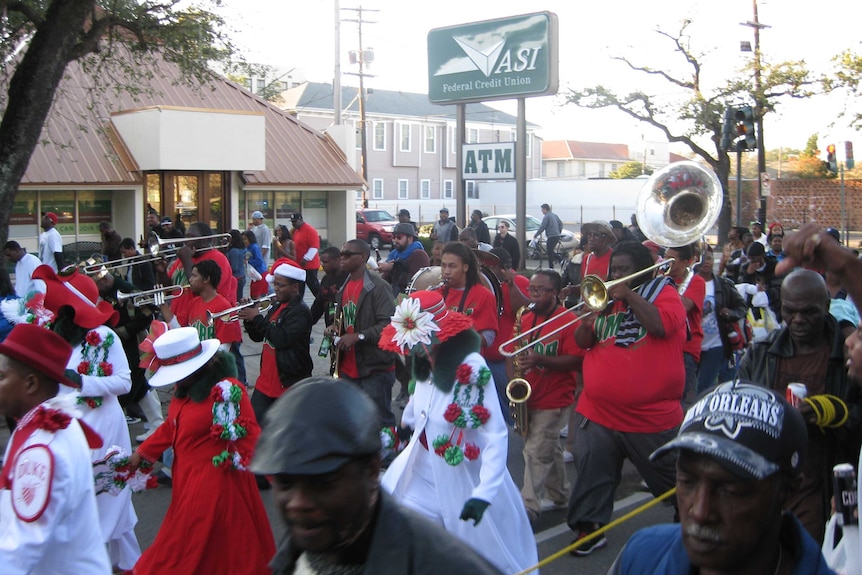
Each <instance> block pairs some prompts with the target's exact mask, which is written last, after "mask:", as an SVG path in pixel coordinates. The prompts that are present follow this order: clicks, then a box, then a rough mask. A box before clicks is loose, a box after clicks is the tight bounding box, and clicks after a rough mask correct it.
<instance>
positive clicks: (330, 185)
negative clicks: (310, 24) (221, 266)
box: [9, 61, 365, 261]
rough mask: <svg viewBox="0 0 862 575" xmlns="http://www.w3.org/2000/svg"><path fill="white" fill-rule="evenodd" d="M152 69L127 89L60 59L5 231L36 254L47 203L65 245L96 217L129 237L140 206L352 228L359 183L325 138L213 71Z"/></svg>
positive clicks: (87, 231)
mask: <svg viewBox="0 0 862 575" xmlns="http://www.w3.org/2000/svg"><path fill="white" fill-rule="evenodd" d="M152 72H153V74H152V78H151V80H150V82H149V85H148V86H146V87H145V88H144V89H141V90H140V91H139V92H138V93H136V94H135V95H134V96H132V95H129V94H128V93H126V92H125V91H121V90H117V91H115V90H113V89H111V86H112V85H113V83H114V81H115V80H114V79H113V78H114V77H122V76H121V73H120V72H119V71H116V70H111V69H108V68H107V67H106V69H105V70H104V72H103V74H102V75H101V76H100V77H99V78H96V79H94V78H92V77H91V76H89V75H88V74H87V73H86V72H84V71H83V70H82V69H81V67H80V66H79V65H78V63H75V62H73V63H72V64H70V65H69V67H68V68H67V71H66V76H65V78H64V80H63V82H62V84H61V86H60V89H59V90H58V92H57V98H56V100H55V103H54V107H53V108H52V110H51V113H50V115H49V117H48V120H47V121H46V124H45V126H44V127H43V130H42V135H41V141H42V142H45V143H43V144H42V145H40V146H39V147H37V148H36V150H35V151H34V153H33V156H32V158H31V160H30V164H29V167H28V169H27V172H26V173H25V175H24V178H23V180H22V182H21V185H20V188H19V192H18V195H17V197H16V201H15V205H14V208H13V213H12V215H11V219H10V226H9V239H14V240H17V241H18V242H19V243H20V244H21V245H22V246H24V247H26V248H27V249H28V251H30V252H36V250H37V246H38V235H39V233H40V231H41V230H40V226H39V224H40V213H43V212H49V211H50V212H55V213H56V214H57V215H58V216H59V222H58V225H57V229H58V231H59V232H60V234H61V235H62V236H63V241H64V243H65V244H73V243H75V244H80V243H89V242H98V241H99V239H100V235H99V230H98V225H99V222H101V221H110V222H112V223H113V225H114V228H115V229H116V230H117V231H118V232H119V233H120V234H121V235H122V236H124V237H132V238H134V239H136V240H137V239H138V238H143V236H144V235H145V234H146V233H147V228H146V225H145V219H146V214H147V213H148V210H155V211H156V212H158V213H159V214H161V215H163V216H170V217H172V218H174V220H175V225H177V226H183V225H188V224H190V223H192V222H195V221H202V222H204V223H206V224H208V225H209V226H210V227H211V228H212V229H213V230H214V231H215V232H227V231H229V230H230V229H232V228H238V229H246V227H247V222H250V217H249V216H250V214H251V213H252V212H254V211H256V210H260V211H261V212H263V214H264V217H265V221H266V223H267V225H269V226H270V228H274V227H275V226H276V225H278V224H286V225H287V226H288V227H290V216H291V214H292V213H294V212H302V214H303V216H304V218H305V221H306V222H308V223H310V224H311V225H313V226H314V227H315V228H317V230H318V232H319V233H320V235H321V236H322V237H323V238H325V239H328V240H329V242H330V243H333V244H336V245H340V244H341V243H342V242H344V241H346V240H347V239H349V238H352V237H354V236H355V228H354V225H355V219H354V197H355V195H356V190H358V189H362V188H363V187H364V185H365V182H364V181H363V179H362V177H361V176H360V175H359V174H357V172H356V171H355V170H354V169H353V168H351V166H350V164H349V163H348V162H347V158H346V156H345V155H344V153H343V152H342V151H341V149H340V147H339V146H338V145H337V144H336V143H335V142H334V141H333V140H332V139H331V138H330V137H329V136H327V135H325V134H323V133H321V132H319V131H318V130H316V129H315V128H314V127H312V126H310V125H308V124H305V123H303V122H302V121H300V120H298V119H297V118H296V117H294V116H292V115H291V114H288V113H286V112H284V111H282V110H281V109H279V108H277V107H276V106H274V105H272V104H270V103H269V102H267V101H265V100H263V99H261V98H258V97H256V96H254V95H253V94H251V93H249V92H248V91H246V90H244V89H243V88H242V87H241V86H239V85H237V84H235V83H233V82H231V81H229V80H227V79H225V78H223V77H220V76H217V75H215V74H213V78H212V82H211V83H209V84H208V85H204V86H190V85H189V84H188V83H187V82H183V81H182V79H183V77H182V74H181V73H180V71H179V69H178V68H177V67H176V66H175V65H173V64H171V63H170V62H168V61H161V62H160V63H159V65H158V67H157V69H155V68H154V69H153V71H152ZM80 255H83V256H84V257H88V256H89V255H90V254H89V253H86V254H80ZM75 257H76V256H75V255H72V256H71V259H72V260H73V261H74V258H75ZM82 259H83V258H82Z"/></svg>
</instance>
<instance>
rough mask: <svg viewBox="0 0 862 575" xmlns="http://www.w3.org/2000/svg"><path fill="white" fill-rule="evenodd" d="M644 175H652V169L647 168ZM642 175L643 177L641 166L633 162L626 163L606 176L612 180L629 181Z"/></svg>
mask: <svg viewBox="0 0 862 575" xmlns="http://www.w3.org/2000/svg"><path fill="white" fill-rule="evenodd" d="M646 174H647V175H650V174H652V169H650V168H649V167H648V168H647V169H646ZM642 175H644V167H643V164H642V163H640V162H635V161H631V162H626V163H625V164H623V165H622V166H620V167H619V168H617V169H616V170H614V171H613V172H611V173H610V174H608V176H610V178H611V179H613V180H631V179H633V178H637V177H638V176H642Z"/></svg>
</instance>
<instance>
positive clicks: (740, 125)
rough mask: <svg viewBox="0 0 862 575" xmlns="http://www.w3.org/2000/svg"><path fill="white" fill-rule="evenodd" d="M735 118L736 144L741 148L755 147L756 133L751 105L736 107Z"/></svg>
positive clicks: (753, 148) (752, 148)
mask: <svg viewBox="0 0 862 575" xmlns="http://www.w3.org/2000/svg"><path fill="white" fill-rule="evenodd" d="M734 119H735V120H736V135H737V138H738V139H737V142H736V145H737V146H738V147H739V149H741V150H756V149H757V134H756V132H755V129H754V110H752V109H751V106H742V107H741V108H737V109H736V113H735V114H734Z"/></svg>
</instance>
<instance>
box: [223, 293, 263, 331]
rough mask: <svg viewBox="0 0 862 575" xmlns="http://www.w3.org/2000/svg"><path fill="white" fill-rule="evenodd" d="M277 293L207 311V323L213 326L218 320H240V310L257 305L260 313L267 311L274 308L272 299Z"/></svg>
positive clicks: (226, 321) (230, 321)
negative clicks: (214, 310)
mask: <svg viewBox="0 0 862 575" xmlns="http://www.w3.org/2000/svg"><path fill="white" fill-rule="evenodd" d="M274 297H275V294H267V295H265V296H263V297H259V298H257V299H253V300H251V301H247V302H245V303H244V304H240V305H238V306H235V307H231V308H228V309H225V310H222V311H217V312H215V313H213V312H211V311H207V325H208V326H212V325H213V324H214V323H215V322H216V320H219V319H220V320H222V321H223V322H225V323H232V322H235V321H239V310H241V309H245V308H247V307H252V306H257V307H258V311H259V312H260V313H266V312H268V311H269V310H270V309H271V308H272V299H273V298H274Z"/></svg>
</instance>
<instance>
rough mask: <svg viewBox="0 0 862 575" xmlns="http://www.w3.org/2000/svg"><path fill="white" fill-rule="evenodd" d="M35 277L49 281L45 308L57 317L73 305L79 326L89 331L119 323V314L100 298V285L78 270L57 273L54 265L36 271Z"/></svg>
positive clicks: (34, 272) (65, 269) (46, 282)
mask: <svg viewBox="0 0 862 575" xmlns="http://www.w3.org/2000/svg"><path fill="white" fill-rule="evenodd" d="M32 278H33V279H34V280H37V279H38V280H43V281H44V282H45V286H46V292H45V308H47V309H49V310H50V311H52V312H54V313H55V314H56V313H59V311H60V308H61V307H63V306H70V307H72V308H73V309H74V310H75V324H76V325H78V326H80V327H83V328H85V329H93V328H95V327H99V326H100V325H108V326H114V325H116V324H117V320H118V319H119V312H117V310H115V309H114V307H113V306H112V305H111V304H109V303H108V302H106V301H105V300H100V299H99V288H98V287H97V286H96V282H95V281H94V280H93V278H91V277H90V276H88V275H85V274H82V273H80V272H79V271H78V269H77V268H76V267H74V266H68V267H66V268H64V269H63V271H61V272H60V273H56V272H55V271H54V270H53V269H52V268H51V267H50V266H46V265H41V266H39V267H37V268H36V269H35V270H33V276H32Z"/></svg>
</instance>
